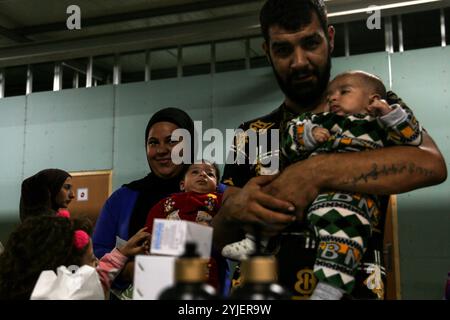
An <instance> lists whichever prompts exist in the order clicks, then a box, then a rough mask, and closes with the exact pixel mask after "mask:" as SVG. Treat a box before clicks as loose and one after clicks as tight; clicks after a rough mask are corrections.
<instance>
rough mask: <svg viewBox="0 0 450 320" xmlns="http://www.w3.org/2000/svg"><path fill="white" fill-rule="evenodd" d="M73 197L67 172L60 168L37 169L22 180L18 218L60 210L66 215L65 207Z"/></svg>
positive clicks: (51, 213) (53, 212) (22, 218)
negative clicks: (37, 170) (36, 171)
mask: <svg viewBox="0 0 450 320" xmlns="http://www.w3.org/2000/svg"><path fill="white" fill-rule="evenodd" d="M73 198H75V195H74V193H73V190H72V176H71V175H70V174H69V173H68V172H66V171H64V170H61V169H45V170H42V171H39V172H38V173H36V174H35V175H33V176H31V177H29V178H27V179H25V180H24V181H23V182H22V190H21V194H20V220H21V221H22V222H23V221H24V220H25V219H26V218H29V217H34V216H39V215H55V214H57V213H58V212H61V211H62V212H65V213H62V214H63V215H67V207H68V206H69V204H70V202H71V201H72V199H73ZM63 210H64V211H63Z"/></svg>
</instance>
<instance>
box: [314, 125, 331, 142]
mask: <svg viewBox="0 0 450 320" xmlns="http://www.w3.org/2000/svg"><path fill="white" fill-rule="evenodd" d="M312 135H313V137H314V139H315V140H316V142H317V143H323V142H325V141H327V140H328V139H329V138H330V132H329V131H328V130H327V129H325V128H322V127H314V128H313V129H312Z"/></svg>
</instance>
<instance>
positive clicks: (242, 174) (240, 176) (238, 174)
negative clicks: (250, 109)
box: [221, 124, 252, 188]
mask: <svg viewBox="0 0 450 320" xmlns="http://www.w3.org/2000/svg"><path fill="white" fill-rule="evenodd" d="M247 129H248V128H246V127H245V126H244V124H241V125H240V126H239V128H238V130H243V131H245V130H247ZM246 139H247V138H246V135H245V134H236V135H235V137H234V140H233V144H232V145H231V149H230V150H229V151H228V154H227V164H226V165H225V169H224V172H223V175H222V181H221V182H222V183H223V184H224V185H226V186H231V187H239V188H242V187H243V186H244V185H245V184H246V183H247V182H248V180H250V179H251V178H252V175H251V169H250V165H251V164H250V163H249V162H248V156H247V154H248V150H247V149H248V146H247V144H246ZM230 159H233V160H234V161H235V163H231V161H229V160H230ZM237 159H241V160H244V163H237Z"/></svg>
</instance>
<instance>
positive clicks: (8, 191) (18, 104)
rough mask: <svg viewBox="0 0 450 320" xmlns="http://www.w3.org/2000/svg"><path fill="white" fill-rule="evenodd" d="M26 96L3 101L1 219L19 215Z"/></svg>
mask: <svg viewBox="0 0 450 320" xmlns="http://www.w3.org/2000/svg"><path fill="white" fill-rule="evenodd" d="M25 101H26V98H25V97H12V98H5V99H0V147H1V152H0V217H7V218H11V219H15V218H16V217H17V214H18V203H19V197H20V184H18V181H21V180H22V170H23V148H24V121H25Z"/></svg>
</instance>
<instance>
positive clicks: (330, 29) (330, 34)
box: [328, 26, 336, 53]
mask: <svg viewBox="0 0 450 320" xmlns="http://www.w3.org/2000/svg"><path fill="white" fill-rule="evenodd" d="M335 34H336V30H335V29H334V27H333V26H328V43H329V46H330V53H332V52H333V50H334V36H335Z"/></svg>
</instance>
